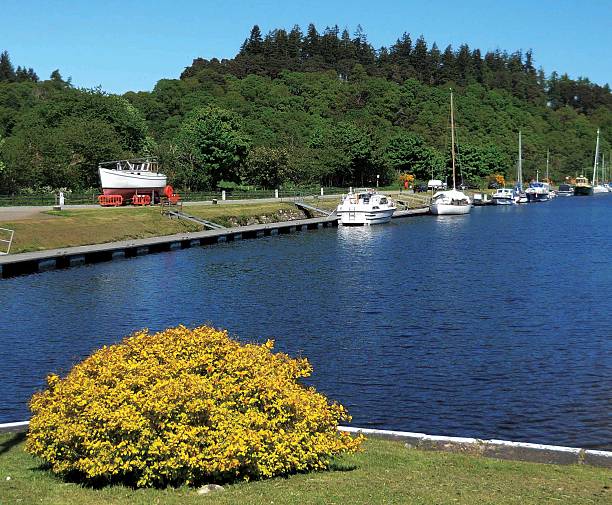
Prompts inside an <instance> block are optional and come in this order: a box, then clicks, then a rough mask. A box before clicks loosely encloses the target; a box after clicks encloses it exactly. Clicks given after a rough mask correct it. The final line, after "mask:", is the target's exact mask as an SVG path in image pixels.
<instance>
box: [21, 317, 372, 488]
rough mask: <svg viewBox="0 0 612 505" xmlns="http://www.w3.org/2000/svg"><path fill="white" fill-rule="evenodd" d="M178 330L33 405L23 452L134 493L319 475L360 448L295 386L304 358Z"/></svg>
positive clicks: (53, 388) (54, 388) (218, 334)
mask: <svg viewBox="0 0 612 505" xmlns="http://www.w3.org/2000/svg"><path fill="white" fill-rule="evenodd" d="M273 345H274V343H273V342H272V341H268V342H266V343H265V344H263V345H259V344H241V343H239V342H237V341H236V340H233V339H231V338H230V337H229V336H228V334H227V332H225V331H220V330H216V329H214V328H210V327H206V326H202V327H199V328H195V329H188V328H186V327H184V326H178V327H176V328H169V329H167V330H164V331H162V332H159V333H155V334H150V333H149V332H148V331H147V330H143V331H140V332H136V333H134V334H133V335H131V336H130V337H127V338H126V339H125V340H124V341H123V342H121V343H119V344H116V345H112V346H109V347H104V348H102V349H100V350H99V351H97V352H96V353H94V354H93V355H91V356H90V357H88V358H87V359H85V360H84V361H83V362H81V363H79V364H77V365H76V366H75V367H74V368H73V369H72V370H71V372H70V373H69V374H68V376H67V377H66V378H64V379H61V378H60V377H58V376H57V375H50V376H49V377H48V379H47V381H48V388H47V389H46V390H45V391H42V392H40V393H37V394H35V395H34V396H33V397H32V400H31V402H30V408H31V410H32V413H33V417H32V419H31V421H30V427H29V433H28V439H27V444H26V450H27V451H29V452H30V453H32V454H35V455H37V456H39V457H40V458H42V460H43V461H45V462H46V463H48V464H49V465H50V467H51V469H52V470H53V471H54V472H56V473H58V474H61V475H76V476H80V477H81V478H83V479H84V480H86V481H90V482H91V481H102V482H111V481H122V482H126V483H129V484H131V485H136V486H138V487H148V486H164V485H168V484H171V485H180V484H190V485H196V484H200V483H202V482H220V481H228V480H236V479H246V480H248V479H253V478H266V477H272V476H276V475H282V474H287V473H291V472H296V471H307V470H318V469H325V468H327V466H328V465H329V461H330V458H331V456H334V455H337V454H340V453H342V452H354V451H356V450H357V449H358V448H359V446H360V444H361V442H362V440H363V438H362V437H356V438H353V437H351V436H350V435H348V434H347V433H339V432H338V431H337V430H336V427H337V425H338V423H339V422H340V421H348V420H350V416H349V415H348V413H347V411H346V410H345V409H344V407H343V406H342V405H339V404H338V403H330V402H329V401H328V400H327V399H326V398H325V396H323V395H322V394H320V393H317V392H316V390H315V389H314V388H312V387H305V386H304V385H302V384H301V383H300V381H299V379H301V378H304V377H308V376H309V375H310V374H311V372H312V367H311V365H310V364H309V363H308V361H307V360H306V359H292V358H290V357H289V356H287V355H286V354H282V353H274V352H272V349H273Z"/></svg>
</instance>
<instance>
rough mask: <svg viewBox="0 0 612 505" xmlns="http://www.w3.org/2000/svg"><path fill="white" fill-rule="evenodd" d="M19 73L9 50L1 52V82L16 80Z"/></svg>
mask: <svg viewBox="0 0 612 505" xmlns="http://www.w3.org/2000/svg"><path fill="white" fill-rule="evenodd" d="M16 80H17V75H16V74H15V67H13V64H12V63H11V58H10V57H9V53H8V51H2V53H0V82H3V81H4V82H15V81H16Z"/></svg>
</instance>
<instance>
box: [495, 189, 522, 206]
mask: <svg viewBox="0 0 612 505" xmlns="http://www.w3.org/2000/svg"><path fill="white" fill-rule="evenodd" d="M515 196H516V195H515V193H514V190H513V189H510V188H499V189H498V190H497V191H495V193H493V195H492V196H491V200H493V205H514V204H515V203H516V201H515Z"/></svg>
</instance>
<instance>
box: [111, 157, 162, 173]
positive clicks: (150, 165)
mask: <svg viewBox="0 0 612 505" xmlns="http://www.w3.org/2000/svg"><path fill="white" fill-rule="evenodd" d="M99 166H100V168H108V169H110V170H125V171H129V172H157V171H158V169H159V163H158V161H157V160H155V159H150V158H141V159H132V160H117V161H104V162H102V163H100V164H99Z"/></svg>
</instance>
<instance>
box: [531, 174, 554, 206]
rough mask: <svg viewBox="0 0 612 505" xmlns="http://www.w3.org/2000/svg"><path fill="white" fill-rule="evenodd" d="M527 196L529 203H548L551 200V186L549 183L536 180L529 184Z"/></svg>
mask: <svg viewBox="0 0 612 505" xmlns="http://www.w3.org/2000/svg"><path fill="white" fill-rule="evenodd" d="M525 194H526V195H527V200H528V201H529V203H533V202H547V201H548V200H549V199H550V185H549V184H548V183H547V182H540V181H538V180H537V179H536V180H535V181H533V182H531V183H529V187H528V188H527V189H526V190H525Z"/></svg>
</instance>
